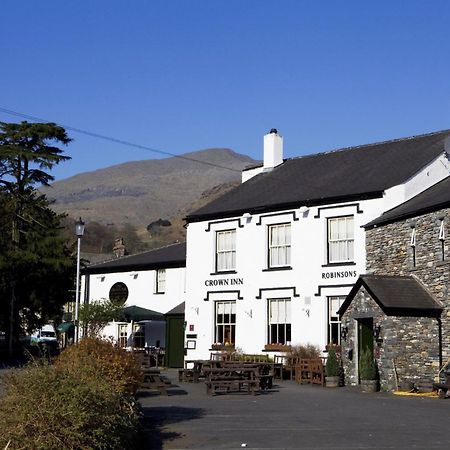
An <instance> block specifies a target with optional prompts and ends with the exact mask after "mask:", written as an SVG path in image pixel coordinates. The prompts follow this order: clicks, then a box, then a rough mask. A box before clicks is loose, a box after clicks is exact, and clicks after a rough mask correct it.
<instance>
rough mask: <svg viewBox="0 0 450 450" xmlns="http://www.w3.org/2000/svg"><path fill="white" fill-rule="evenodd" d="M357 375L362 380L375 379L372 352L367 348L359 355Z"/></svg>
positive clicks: (375, 372) (375, 370)
mask: <svg viewBox="0 0 450 450" xmlns="http://www.w3.org/2000/svg"><path fill="white" fill-rule="evenodd" d="M359 376H360V378H361V379H362V380H376V378H377V367H376V364H375V360H374V359H373V354H372V352H371V351H370V349H369V348H367V347H366V348H365V349H364V350H363V351H362V352H361V355H360V356H359Z"/></svg>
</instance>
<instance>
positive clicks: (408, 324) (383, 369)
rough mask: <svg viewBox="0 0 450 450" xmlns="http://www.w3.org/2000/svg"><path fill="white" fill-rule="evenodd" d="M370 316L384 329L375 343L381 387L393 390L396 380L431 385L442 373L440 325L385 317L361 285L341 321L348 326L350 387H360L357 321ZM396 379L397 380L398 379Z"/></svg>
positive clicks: (346, 369)
mask: <svg viewBox="0 0 450 450" xmlns="http://www.w3.org/2000/svg"><path fill="white" fill-rule="evenodd" d="M366 317H370V318H373V323H374V324H376V325H380V326H381V332H380V335H379V337H378V339H377V340H376V341H375V340H374V355H375V359H376V362H377V366H378V370H379V374H380V384H381V389H383V390H393V389H396V387H397V381H398V382H400V383H402V382H405V383H406V382H410V383H414V384H418V383H419V382H421V381H426V382H430V381H432V380H433V378H434V376H435V375H436V373H437V371H438V370H439V369H438V368H439V325H438V321H437V320H436V319H435V318H430V317H399V316H386V315H385V314H384V312H383V311H382V310H381V309H380V307H379V306H378V305H377V303H376V302H375V301H374V300H373V299H372V297H371V296H370V295H369V294H368V292H367V291H366V290H365V289H364V287H363V286H362V287H361V288H360V290H359V292H358V293H357V294H356V295H355V297H354V299H353V301H352V303H351V304H350V306H349V307H348V309H347V311H346V312H345V314H344V316H343V318H342V326H343V327H348V335H347V339H346V341H342V349H343V354H344V355H347V356H348V355H349V351H350V350H351V352H352V353H353V358H352V360H350V359H349V358H348V357H344V358H343V364H344V372H345V377H346V383H347V384H358V371H357V361H358V340H357V339H358V338H357V324H358V322H357V320H358V319H362V318H366ZM396 376H397V380H396Z"/></svg>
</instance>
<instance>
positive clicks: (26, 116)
mask: <svg viewBox="0 0 450 450" xmlns="http://www.w3.org/2000/svg"><path fill="white" fill-rule="evenodd" d="M0 112H3V113H5V114H9V115H11V116H16V117H21V118H22V119H28V120H32V121H34V122H43V123H55V122H53V121H51V120H47V119H42V118H41V117H36V116H32V115H30V114H25V113H21V112H18V111H13V110H11V109H7V108H3V107H2V106H0ZM57 125H59V126H61V127H63V128H65V129H66V130H70V131H73V132H75V133H80V134H84V135H86V136H90V137H94V138H97V139H103V140H104V141H110V142H114V143H116V144H121V145H126V146H128V147H134V148H138V149H140V150H146V151H149V152H153V153H159V154H161V155H166V156H172V157H173V158H179V159H183V160H185V161H190V162H195V163H198V164H204V165H205V166H211V167H217V168H218V169H224V170H231V171H232V172H238V173H241V171H240V170H238V169H233V168H232V167H226V166H221V165H219V164H214V163H211V162H208V161H201V160H199V159H195V158H189V157H188V156H182V155H176V154H175V153H170V152H167V151H164V150H158V149H156V148H152V147H147V146H146V145H141V144H135V143H134V142H129V141H125V140H123V139H117V138H114V137H111V136H106V135H104V134H99V133H94V132H92V131H87V130H83V129H81V128H76V127H71V126H69V125H64V124H57Z"/></svg>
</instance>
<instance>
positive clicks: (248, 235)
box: [185, 198, 384, 359]
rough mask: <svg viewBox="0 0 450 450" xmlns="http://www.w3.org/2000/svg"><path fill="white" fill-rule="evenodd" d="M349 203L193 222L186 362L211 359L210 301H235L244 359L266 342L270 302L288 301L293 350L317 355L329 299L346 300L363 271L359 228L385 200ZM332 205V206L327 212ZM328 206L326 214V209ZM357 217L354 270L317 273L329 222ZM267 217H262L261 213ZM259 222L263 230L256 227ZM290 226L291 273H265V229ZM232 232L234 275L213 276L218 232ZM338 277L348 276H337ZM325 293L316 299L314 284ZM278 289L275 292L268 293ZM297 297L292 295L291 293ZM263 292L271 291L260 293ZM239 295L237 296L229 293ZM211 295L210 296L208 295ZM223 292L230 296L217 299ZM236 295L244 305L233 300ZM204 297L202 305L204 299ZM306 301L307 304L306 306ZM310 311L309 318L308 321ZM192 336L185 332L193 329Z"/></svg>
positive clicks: (322, 344) (323, 260) (322, 342)
mask: <svg viewBox="0 0 450 450" xmlns="http://www.w3.org/2000/svg"><path fill="white" fill-rule="evenodd" d="M354 203H355V202H352V203H351V204H349V205H347V204H340V205H323V206H322V207H321V210H320V217H319V218H316V217H315V216H316V215H318V214H319V208H318V207H314V208H311V209H309V211H307V212H306V213H304V214H302V213H300V212H299V210H298V209H297V210H290V211H294V212H295V216H296V217H297V218H298V220H293V214H292V213H291V212H290V211H284V212H279V213H277V215H276V216H272V217H261V216H260V215H254V216H252V218H251V220H250V221H246V220H245V219H242V220H241V224H242V225H243V227H241V228H240V227H239V226H238V223H239V219H240V218H238V217H235V218H230V219H229V221H227V222H221V223H217V224H214V223H212V224H211V226H210V228H211V230H210V231H206V230H207V228H208V223H207V222H200V223H190V224H189V226H188V238H187V243H188V244H187V271H186V278H187V286H186V291H187V292H186V313H185V317H186V322H187V328H186V333H189V334H197V339H196V340H197V344H196V349H195V350H188V354H187V357H186V358H187V359H195V358H208V357H209V353H210V349H211V344H212V343H213V342H214V302H215V301H217V300H236V315H237V318H236V346H237V347H239V348H241V349H242V350H243V351H244V352H246V353H261V352H262V351H263V349H264V345H265V344H266V343H267V336H266V335H267V299H269V298H290V299H291V306H292V344H293V345H295V344H307V343H312V344H316V345H319V346H320V347H321V348H322V349H324V348H325V345H326V344H327V327H328V320H327V296H335V295H347V294H348V292H349V291H350V289H351V288H350V287H339V285H341V284H348V285H350V284H353V283H354V282H355V281H356V279H357V276H358V275H359V274H361V273H364V272H365V234H364V229H363V228H361V227H362V225H364V224H366V223H367V222H369V221H371V220H373V219H374V218H376V217H378V216H379V214H380V213H381V211H382V207H383V203H384V201H383V199H382V198H380V199H375V200H365V201H361V202H359V208H360V210H361V211H362V212H361V213H357V207H356V206H355V205H354ZM329 206H336V208H327V207H329ZM324 207H325V209H323V208H324ZM345 215H354V220H355V230H354V231H355V259H354V262H355V264H354V265H350V264H349V265H344V266H328V267H322V266H323V265H325V264H326V262H327V247H326V245H327V219H328V218H330V217H335V216H345ZM262 216H264V214H262ZM260 219H261V221H262V224H261V225H257V222H258V221H259V220H260ZM283 222H290V223H291V236H292V237H291V266H292V270H278V271H263V270H264V269H266V268H267V251H268V250H267V246H268V244H267V243H268V237H267V227H268V225H271V224H276V223H283ZM231 228H235V229H236V249H237V251H236V274H213V273H214V271H215V232H216V231H220V230H226V229H231ZM335 272H339V273H340V272H347V273H346V274H344V276H342V277H340V278H335V277H333V278H326V277H331V274H333V276H335ZM232 278H233V279H242V285H234V286H231V285H230V284H229V285H228V286H220V285H218V286H207V285H206V284H207V283H208V284H211V282H210V281H209V280H229V283H230V282H231V279H232ZM321 285H324V286H328V287H322V288H321V290H320V295H316V294H319V286H321ZM275 288H276V289H277V290H273V289H275ZM284 288H295V292H296V294H297V295H298V297H296V296H294V295H293V289H284ZM260 289H272V290H265V291H263V292H262V295H261V298H257V297H258V296H259V290H260ZM234 290H236V291H237V290H239V294H238V293H237V292H231V291H234ZM208 291H210V294H209V297H208V294H207V292H208ZM220 291H228V292H227V293H220ZM238 295H239V296H240V297H242V299H239V298H238ZM206 298H208V300H207V301H205V299H206ZM308 299H309V301H310V304H309V305H306V304H305V301H306V302H308ZM308 313H309V315H308ZM192 327H193V330H194V331H190V329H192Z"/></svg>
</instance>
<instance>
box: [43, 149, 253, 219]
mask: <svg viewBox="0 0 450 450" xmlns="http://www.w3.org/2000/svg"><path fill="white" fill-rule="evenodd" d="M182 156H184V157H187V158H192V159H195V160H198V161H203V162H207V163H210V164H214V165H218V166H222V167H228V168H231V169H233V170H226V169H223V168H218V167H214V166H212V165H205V164H200V163H197V162H194V161H188V160H186V159H181V158H175V157H172V158H166V159H158V160H145V161H133V162H127V163H124V164H119V165H115V166H111V167H107V168H104V169H99V170H96V171H94V172H86V173H82V174H79V175H75V176H73V177H70V178H67V179H65V180H61V181H57V182H55V183H54V184H53V185H52V187H51V188H49V189H46V190H45V191H44V192H45V193H46V194H47V196H48V197H49V198H50V199H54V200H55V205H54V209H55V211H57V212H66V213H67V214H68V215H69V217H82V218H83V220H84V221H85V222H91V221H95V222H98V223H100V224H103V225H116V226H121V225H124V224H126V223H128V224H132V225H134V226H136V227H139V228H140V227H146V226H147V225H148V224H150V223H151V222H153V221H156V220H158V219H159V218H163V219H166V218H173V217H175V216H177V215H179V213H180V212H181V211H183V210H186V208H188V207H189V205H191V204H193V203H195V202H196V201H198V200H199V198H200V197H201V195H202V194H203V193H204V192H205V191H208V190H209V189H212V188H213V187H214V186H218V185H221V184H228V183H233V182H238V181H239V180H240V176H241V175H240V171H241V170H242V169H243V168H244V167H246V166H247V165H249V164H252V163H254V160H252V159H251V158H249V157H248V156H245V155H240V154H237V153H235V152H234V151H232V150H229V149H220V148H216V149H208V150H201V151H197V152H192V153H186V154H184V155H182Z"/></svg>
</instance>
